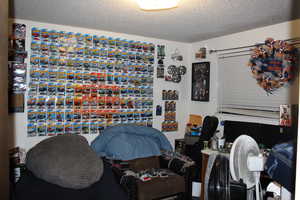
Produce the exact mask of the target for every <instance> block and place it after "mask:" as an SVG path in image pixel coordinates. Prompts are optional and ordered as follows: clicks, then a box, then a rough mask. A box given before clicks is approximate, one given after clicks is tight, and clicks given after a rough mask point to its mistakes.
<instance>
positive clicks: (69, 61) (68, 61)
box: [66, 58, 74, 70]
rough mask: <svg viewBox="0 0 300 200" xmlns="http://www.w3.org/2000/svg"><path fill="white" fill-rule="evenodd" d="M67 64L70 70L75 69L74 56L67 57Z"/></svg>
mask: <svg viewBox="0 0 300 200" xmlns="http://www.w3.org/2000/svg"><path fill="white" fill-rule="evenodd" d="M66 66H67V67H68V69H69V70H72V69H73V66H74V60H73V58H68V59H66Z"/></svg>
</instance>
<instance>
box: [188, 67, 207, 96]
mask: <svg viewBox="0 0 300 200" xmlns="http://www.w3.org/2000/svg"><path fill="white" fill-rule="evenodd" d="M209 75H210V63H209V62H199V63H193V64H192V95H191V96H192V101H209Z"/></svg>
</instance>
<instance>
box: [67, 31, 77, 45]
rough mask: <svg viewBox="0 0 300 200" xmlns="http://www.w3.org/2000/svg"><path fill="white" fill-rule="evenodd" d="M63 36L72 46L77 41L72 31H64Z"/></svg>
mask: <svg viewBox="0 0 300 200" xmlns="http://www.w3.org/2000/svg"><path fill="white" fill-rule="evenodd" d="M65 38H66V42H67V44H68V45H69V46H73V45H74V44H76V43H77V40H76V36H75V33H73V32H68V33H66V35H65Z"/></svg>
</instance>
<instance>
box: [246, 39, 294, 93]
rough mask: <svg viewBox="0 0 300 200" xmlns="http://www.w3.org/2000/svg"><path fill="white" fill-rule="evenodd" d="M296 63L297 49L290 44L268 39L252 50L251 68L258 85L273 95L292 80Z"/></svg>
mask: <svg viewBox="0 0 300 200" xmlns="http://www.w3.org/2000/svg"><path fill="white" fill-rule="evenodd" d="M296 61H297V49H296V48H294V47H293V46H292V45H291V44H289V43H288V42H285V41H282V40H274V39H273V38H268V39H266V41H265V43H264V44H263V45H258V46H257V47H256V48H254V49H253V50H252V54H251V58H250V61H249V66H250V68H251V72H252V75H253V77H254V78H255V79H256V81H257V84H258V85H259V86H260V87H262V88H263V89H264V90H265V91H266V92H267V93H268V94H271V93H273V92H274V91H275V90H277V89H278V88H281V87H282V86H284V85H286V84H287V83H288V82H290V81H291V80H292V78H293V72H294V71H293V70H294V69H295V67H296Z"/></svg>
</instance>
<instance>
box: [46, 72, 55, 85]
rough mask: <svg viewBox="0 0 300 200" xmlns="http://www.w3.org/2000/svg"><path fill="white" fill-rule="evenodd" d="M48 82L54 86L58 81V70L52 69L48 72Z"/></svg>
mask: <svg viewBox="0 0 300 200" xmlns="http://www.w3.org/2000/svg"><path fill="white" fill-rule="evenodd" d="M48 81H50V82H52V84H54V82H56V81H57V70H55V69H50V70H49V71H48Z"/></svg>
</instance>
